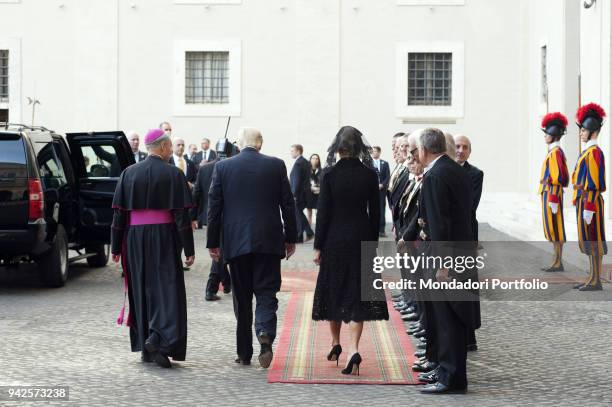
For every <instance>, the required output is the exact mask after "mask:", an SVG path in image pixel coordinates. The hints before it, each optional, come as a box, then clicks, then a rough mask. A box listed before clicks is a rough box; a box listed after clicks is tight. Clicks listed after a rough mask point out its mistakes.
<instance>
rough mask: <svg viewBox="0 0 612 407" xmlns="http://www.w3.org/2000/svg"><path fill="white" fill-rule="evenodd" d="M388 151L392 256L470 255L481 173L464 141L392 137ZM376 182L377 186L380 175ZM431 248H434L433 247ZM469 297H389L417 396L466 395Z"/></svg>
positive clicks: (476, 319) (474, 306)
mask: <svg viewBox="0 0 612 407" xmlns="http://www.w3.org/2000/svg"><path fill="white" fill-rule="evenodd" d="M450 140H452V141H453V143H449V141H450ZM392 148H393V157H394V160H395V164H396V165H395V169H394V170H393V171H392V173H391V175H390V177H389V181H388V191H387V194H386V198H387V201H388V204H389V207H390V209H391V213H392V222H393V234H394V238H395V241H396V243H397V250H398V252H403V253H406V252H408V253H412V254H415V255H418V253H420V252H421V251H422V250H425V251H426V252H428V253H430V254H433V253H435V252H436V250H438V249H440V247H442V246H444V247H445V250H450V253H451V255H452V254H455V255H457V254H458V253H459V251H460V250H465V248H466V247H467V248H468V250H473V251H474V252H475V251H476V250H477V242H478V221H477V220H476V210H477V208H478V204H479V202H480V196H481V192H482V182H483V172H482V171H481V170H479V169H478V168H477V167H475V166H473V165H471V164H470V163H469V162H468V159H469V157H470V154H471V151H472V148H471V143H470V140H469V138H467V137H466V136H463V135H457V136H454V137H452V136H450V135H448V134H445V133H443V132H442V131H441V130H438V129H433V128H429V129H424V130H417V131H414V132H412V133H409V134H408V133H406V134H404V133H398V134H396V135H395V136H393V141H392ZM379 173H380V174H383V173H384V169H383V170H380V171H379ZM380 179H381V187H383V186H384V183H383V182H382V180H385V177H384V176H381V178H380ZM436 242H438V244H439V245H440V246H438V247H436V246H434V244H436ZM462 242H463V243H466V244H464V245H461V243H462ZM448 243H450V245H449V244H448ZM448 247H450V249H449V248H448ZM447 253H448V252H447ZM402 277H403V278H406V279H412V280H414V279H418V278H421V279H429V280H434V281H440V282H442V281H450V280H452V279H461V278H471V279H472V280H474V279H477V278H478V276H477V274H475V273H474V272H472V273H471V274H470V275H469V276H467V275H464V276H460V275H458V274H457V273H455V272H454V271H453V270H448V269H441V270H422V271H420V272H417V273H416V274H412V273H409V272H408V271H407V270H402ZM470 294H472V296H470V297H467V298H468V299H470V300H469V301H468V300H464V301H451V300H450V299H448V300H445V297H442V298H440V297H437V298H436V299H435V301H434V300H433V298H432V297H428V294H427V293H424V292H419V291H415V290H405V291H402V292H400V293H397V294H395V295H394V306H395V309H396V310H397V311H398V312H400V313H401V315H402V319H403V320H404V321H408V322H409V326H408V330H407V331H406V332H407V334H409V335H412V336H413V337H414V338H415V339H416V343H417V351H416V353H415V356H416V357H417V358H418V359H417V361H416V363H415V364H414V365H413V367H412V368H413V370H414V371H416V372H420V374H419V380H421V381H423V382H426V383H428V385H427V386H426V387H424V388H423V389H421V391H422V392H425V393H448V392H465V391H466V390H467V374H466V359H467V352H468V351H475V350H477V343H476V336H475V330H476V329H477V328H479V327H480V303H479V301H478V296H477V292H471V293H470Z"/></svg>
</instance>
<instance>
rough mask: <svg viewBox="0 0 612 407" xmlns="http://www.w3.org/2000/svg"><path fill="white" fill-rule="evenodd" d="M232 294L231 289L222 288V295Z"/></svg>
mask: <svg viewBox="0 0 612 407" xmlns="http://www.w3.org/2000/svg"><path fill="white" fill-rule="evenodd" d="M231 292H232V287H225V286H223V294H229V293H231Z"/></svg>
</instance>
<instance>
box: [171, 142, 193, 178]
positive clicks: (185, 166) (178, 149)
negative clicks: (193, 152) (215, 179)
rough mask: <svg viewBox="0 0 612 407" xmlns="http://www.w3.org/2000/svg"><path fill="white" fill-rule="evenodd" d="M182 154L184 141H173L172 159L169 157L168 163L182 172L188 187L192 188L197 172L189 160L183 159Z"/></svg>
mask: <svg viewBox="0 0 612 407" xmlns="http://www.w3.org/2000/svg"><path fill="white" fill-rule="evenodd" d="M184 153H185V140H183V139H182V138H175V139H173V140H172V157H170V161H169V163H170V164H172V165H174V166H175V167H178V168H179V169H180V170H181V171H183V174H185V178H187V182H189V186H193V184H194V183H195V181H196V177H197V175H198V170H197V167H196V166H195V164H194V163H193V162H192V161H191V160H189V159H187V158H185V155H184Z"/></svg>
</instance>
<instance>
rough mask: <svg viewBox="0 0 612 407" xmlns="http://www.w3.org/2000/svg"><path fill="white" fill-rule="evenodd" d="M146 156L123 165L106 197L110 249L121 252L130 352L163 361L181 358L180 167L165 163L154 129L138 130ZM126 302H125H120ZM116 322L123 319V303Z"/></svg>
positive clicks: (165, 141)
mask: <svg viewBox="0 0 612 407" xmlns="http://www.w3.org/2000/svg"><path fill="white" fill-rule="evenodd" d="M145 144H146V145H147V149H148V150H149V156H148V157H147V158H146V159H145V160H144V161H141V162H139V163H137V164H135V165H132V166H130V167H129V168H127V169H126V170H125V171H124V172H123V173H122V174H121V178H120V179H119V183H118V184H117V189H116V191H115V196H114V199H113V209H114V217H113V226H112V254H113V260H114V261H115V262H118V261H119V260H120V259H121V260H122V266H123V270H124V276H125V287H126V293H127V297H128V299H129V315H128V319H127V325H128V326H129V327H130V340H131V346H132V351H133V352H142V359H143V361H153V360H154V361H155V362H156V363H157V364H158V365H160V366H162V367H170V366H171V363H170V360H169V359H168V358H169V357H171V358H173V359H174V360H185V353H186V349H187V302H186V295H185V282H184V277H183V266H182V261H181V252H182V251H183V250H184V251H185V256H186V257H187V261H186V264H187V265H191V264H192V263H193V261H194V258H195V256H194V254H195V253H194V244H193V232H192V229H191V222H190V214H189V209H190V208H191V207H192V201H191V193H190V191H189V187H188V185H187V180H186V179H185V175H184V174H183V172H182V171H181V170H179V169H178V168H176V167H174V166H172V165H170V164H168V158H169V156H170V155H171V154H172V147H171V146H172V143H171V141H170V140H169V138H168V137H167V136H166V135H165V134H164V133H163V131H161V130H159V129H155V130H151V131H149V133H148V134H147V136H146V137H145ZM124 309H125V308H124ZM124 309H123V310H122V312H121V315H120V316H119V318H118V320H117V322H118V323H119V324H122V323H123V311H124Z"/></svg>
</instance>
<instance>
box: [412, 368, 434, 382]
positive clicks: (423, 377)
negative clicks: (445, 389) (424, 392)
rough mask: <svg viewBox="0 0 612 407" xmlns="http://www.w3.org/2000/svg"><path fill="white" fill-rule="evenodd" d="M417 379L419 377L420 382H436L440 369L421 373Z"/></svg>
mask: <svg viewBox="0 0 612 407" xmlns="http://www.w3.org/2000/svg"><path fill="white" fill-rule="evenodd" d="M417 379H419V381H420V382H425V383H435V382H437V381H438V369H434V370H432V371H431V372H427V373H419V375H418V376H417Z"/></svg>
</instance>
